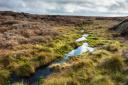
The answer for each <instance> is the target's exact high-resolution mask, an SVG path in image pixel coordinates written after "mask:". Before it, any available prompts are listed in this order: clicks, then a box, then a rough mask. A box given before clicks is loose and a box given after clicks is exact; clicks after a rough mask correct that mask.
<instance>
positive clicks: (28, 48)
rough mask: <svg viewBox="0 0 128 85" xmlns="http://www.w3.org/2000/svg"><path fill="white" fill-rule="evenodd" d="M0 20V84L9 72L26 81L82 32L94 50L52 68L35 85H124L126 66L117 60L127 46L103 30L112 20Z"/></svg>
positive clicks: (6, 16)
mask: <svg viewBox="0 0 128 85" xmlns="http://www.w3.org/2000/svg"><path fill="white" fill-rule="evenodd" d="M0 17H1V18H0V84H1V85H8V84H9V82H10V81H9V80H10V77H11V74H12V73H15V74H16V75H17V76H21V77H26V76H30V75H31V74H33V73H34V72H35V71H36V69H37V68H39V67H40V66H45V65H47V64H49V63H50V62H52V61H54V60H55V59H57V58H61V57H63V56H64V54H65V53H68V52H69V51H71V50H72V49H74V48H77V47H78V46H80V45H81V43H75V42H74V41H75V39H77V38H79V37H80V36H81V35H82V34H85V33H87V34H90V35H91V37H88V39H87V42H88V43H89V44H90V45H91V46H93V47H95V48H96V50H95V51H94V52H93V53H85V54H83V55H81V56H80V57H79V58H73V59H71V60H70V61H68V62H67V63H66V64H65V65H58V66H57V67H54V69H55V71H56V72H55V73H54V74H52V75H50V76H48V77H47V78H46V79H43V78H42V79H40V81H39V84H40V85H86V84H87V85H122V84H126V85H127V79H128V78H127V76H128V74H127V71H128V69H127V66H128V63H127V59H126V58H124V56H125V55H122V54H123V52H124V50H125V49H127V44H126V43H123V42H121V40H120V37H118V36H119V35H118V33H116V32H112V31H110V30H108V28H110V27H111V26H113V25H115V24H117V23H118V22H119V21H117V20H118V19H117V20H113V18H112V19H111V18H109V19H108V18H102V19H100V20H97V19H95V17H93V18H90V17H89V18H88V17H87V19H86V17H70V18H69V17H67V18H66V17H60V16H59V18H57V16H56V17H54V16H52V17H50V16H39V15H30V14H24V13H13V12H1V13H0ZM71 63H73V64H72V65H67V64H71ZM14 85H24V83H23V82H22V81H21V82H19V83H18V82H17V83H15V84H14ZM33 85H38V84H33Z"/></svg>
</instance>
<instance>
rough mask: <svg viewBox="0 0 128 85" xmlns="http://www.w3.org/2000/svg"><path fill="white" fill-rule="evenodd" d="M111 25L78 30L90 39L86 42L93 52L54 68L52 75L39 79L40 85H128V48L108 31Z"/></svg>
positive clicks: (104, 23) (105, 23)
mask: <svg viewBox="0 0 128 85" xmlns="http://www.w3.org/2000/svg"><path fill="white" fill-rule="evenodd" d="M111 23H113V21H107V20H98V21H94V23H93V24H91V25H83V26H82V27H81V28H82V29H83V30H85V32H86V33H88V34H91V35H92V37H88V40H87V42H89V43H90V44H91V46H93V47H95V48H96V49H95V51H94V52H92V53H85V54H82V55H81V56H79V57H75V58H71V60H70V61H68V62H67V63H65V64H63V65H59V64H58V65H55V66H54V67H53V69H54V70H55V73H54V74H52V75H50V76H49V77H47V78H46V79H43V78H42V79H41V80H40V85H128V57H127V55H126V54H125V50H127V47H128V45H127V44H126V42H123V41H122V38H121V37H120V35H119V34H118V33H116V32H112V31H109V29H108V26H110V24H111ZM117 36H118V37H117ZM125 41H127V40H126V39H125ZM72 63H73V64H72Z"/></svg>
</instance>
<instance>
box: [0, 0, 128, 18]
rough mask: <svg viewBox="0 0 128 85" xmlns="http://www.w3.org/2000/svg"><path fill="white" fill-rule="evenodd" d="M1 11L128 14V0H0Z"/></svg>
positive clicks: (87, 14)
mask: <svg viewBox="0 0 128 85" xmlns="http://www.w3.org/2000/svg"><path fill="white" fill-rule="evenodd" d="M0 11H15V12H27V13H32V14H48V15H81V16H128V0H0Z"/></svg>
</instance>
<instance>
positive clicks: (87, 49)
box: [10, 34, 94, 85]
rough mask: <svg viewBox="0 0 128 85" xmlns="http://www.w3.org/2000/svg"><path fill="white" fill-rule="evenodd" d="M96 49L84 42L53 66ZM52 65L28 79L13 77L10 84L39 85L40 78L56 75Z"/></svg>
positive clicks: (80, 39) (41, 69)
mask: <svg viewBox="0 0 128 85" xmlns="http://www.w3.org/2000/svg"><path fill="white" fill-rule="evenodd" d="M87 37H88V34H84V35H82V37H81V38H79V39H77V40H76V41H75V42H81V41H84V40H87ZM93 51H94V48H92V47H90V46H89V44H88V43H87V42H84V43H83V44H82V45H81V46H79V47H78V48H76V49H74V50H72V51H70V52H69V53H67V54H65V55H64V57H63V58H62V59H61V60H58V61H55V62H53V63H51V64H50V65H52V64H55V63H58V64H63V63H65V62H66V61H67V60H69V59H70V58H71V57H74V56H79V55H81V54H82V53H85V52H93ZM50 65H48V66H46V67H43V68H40V69H38V70H37V71H36V72H35V73H34V74H33V75H32V76H30V77H28V78H20V77H18V76H16V75H12V77H11V80H10V83H11V84H13V83H15V82H21V81H23V82H25V83H26V84H27V85H32V84H35V83H36V84H38V82H39V79H40V78H45V77H47V76H49V75H50V74H52V73H54V72H53V70H52V69H51V68H50Z"/></svg>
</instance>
